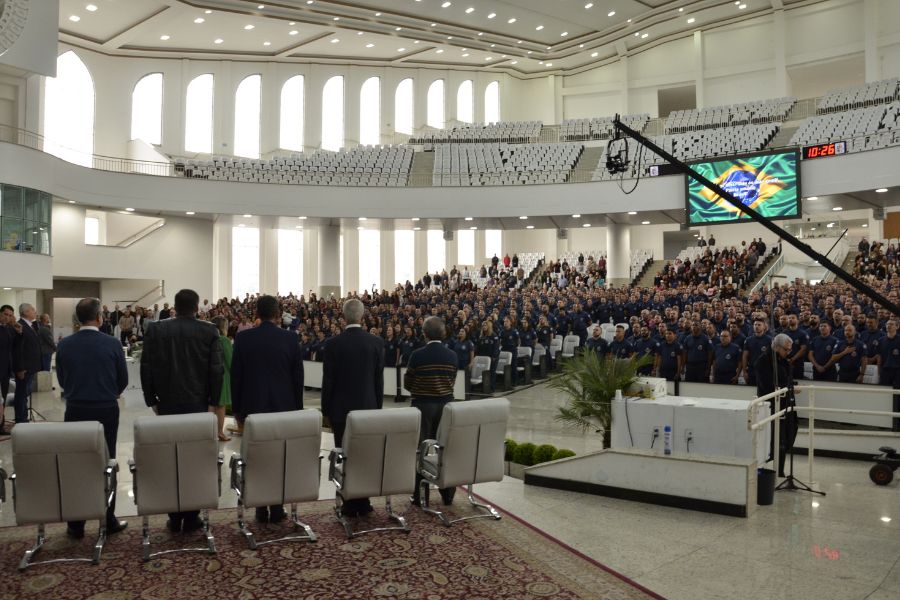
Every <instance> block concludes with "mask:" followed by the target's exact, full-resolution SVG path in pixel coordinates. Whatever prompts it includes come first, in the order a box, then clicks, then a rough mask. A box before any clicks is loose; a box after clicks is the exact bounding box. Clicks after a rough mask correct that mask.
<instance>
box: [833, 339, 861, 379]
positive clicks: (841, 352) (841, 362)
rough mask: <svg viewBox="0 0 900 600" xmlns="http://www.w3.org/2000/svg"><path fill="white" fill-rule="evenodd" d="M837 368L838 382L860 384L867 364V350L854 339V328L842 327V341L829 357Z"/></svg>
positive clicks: (859, 341)
mask: <svg viewBox="0 0 900 600" xmlns="http://www.w3.org/2000/svg"><path fill="white" fill-rule="evenodd" d="M831 360H832V362H833V363H836V364H837V366H838V381H840V382H841V383H862V382H863V375H865V374H866V365H867V364H868V363H869V358H868V349H867V348H866V345H865V343H864V342H862V341H861V340H859V339H857V337H856V327H854V326H853V325H846V326H845V327H844V339H843V340H841V341H839V342H838V345H837V348H835V349H834V355H833V356H832V357H831Z"/></svg>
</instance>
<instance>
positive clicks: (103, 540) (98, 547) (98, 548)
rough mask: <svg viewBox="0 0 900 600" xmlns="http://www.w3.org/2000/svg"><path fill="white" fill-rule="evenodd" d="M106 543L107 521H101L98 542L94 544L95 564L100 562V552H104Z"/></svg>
mask: <svg viewBox="0 0 900 600" xmlns="http://www.w3.org/2000/svg"><path fill="white" fill-rule="evenodd" d="M105 543H106V521H103V520H101V521H100V534H99V535H98V536H97V543H96V544H94V558H93V559H92V560H91V562H92V563H93V564H95V565H99V564H100V554H101V553H102V552H103V545H104V544H105Z"/></svg>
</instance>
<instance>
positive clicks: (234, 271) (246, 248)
mask: <svg viewBox="0 0 900 600" xmlns="http://www.w3.org/2000/svg"><path fill="white" fill-rule="evenodd" d="M258 292H259V229H257V228H255V227H233V228H232V230H231V295H232V297H235V298H244V296H246V295H247V294H256V293H258Z"/></svg>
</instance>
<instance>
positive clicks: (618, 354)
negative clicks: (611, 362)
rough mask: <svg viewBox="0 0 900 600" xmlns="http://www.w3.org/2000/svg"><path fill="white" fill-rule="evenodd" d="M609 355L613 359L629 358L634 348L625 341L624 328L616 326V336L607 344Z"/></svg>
mask: <svg viewBox="0 0 900 600" xmlns="http://www.w3.org/2000/svg"><path fill="white" fill-rule="evenodd" d="M609 354H610V356H612V357H613V358H631V355H632V354H634V347H633V346H632V345H631V342H629V341H628V340H626V339H625V327H623V326H622V325H616V335H615V337H614V338H613V341H612V342H610V344H609Z"/></svg>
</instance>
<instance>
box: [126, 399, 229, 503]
mask: <svg viewBox="0 0 900 600" xmlns="http://www.w3.org/2000/svg"><path fill="white" fill-rule="evenodd" d="M218 456H219V447H218V436H217V434H216V417H215V415H213V414H212V413H195V414H187V415H167V416H162V417H140V418H138V419H136V420H135V422H134V462H135V466H136V467H137V471H136V472H135V474H134V478H135V497H134V501H135V503H136V504H137V512H138V514H139V515H156V514H160V513H171V512H184V511H191V510H201V509H204V508H216V507H217V506H218V503H219V470H218V469H219V467H218Z"/></svg>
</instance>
